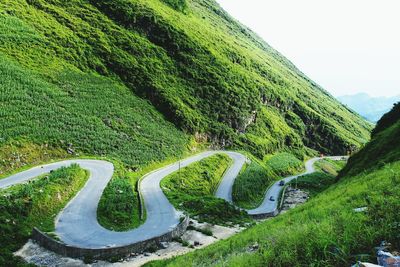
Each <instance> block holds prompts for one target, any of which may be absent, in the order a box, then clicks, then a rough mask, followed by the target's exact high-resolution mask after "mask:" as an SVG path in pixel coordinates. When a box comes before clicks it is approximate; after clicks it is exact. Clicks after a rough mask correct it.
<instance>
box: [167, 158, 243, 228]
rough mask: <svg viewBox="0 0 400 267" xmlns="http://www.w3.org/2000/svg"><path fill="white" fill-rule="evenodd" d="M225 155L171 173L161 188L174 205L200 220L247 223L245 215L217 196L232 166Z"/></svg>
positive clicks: (206, 159) (215, 222)
mask: <svg viewBox="0 0 400 267" xmlns="http://www.w3.org/2000/svg"><path fill="white" fill-rule="evenodd" d="M231 161H232V160H231V159H230V158H229V157H228V156H227V155H225V154H217V155H214V156H211V157H208V158H205V159H203V160H201V161H199V162H196V163H192V164H190V165H189V166H187V167H185V168H183V169H181V170H180V171H177V172H175V173H173V174H170V175H169V176H167V177H166V178H164V179H163V180H162V181H161V187H162V189H163V191H164V193H165V194H166V196H167V197H168V199H169V200H170V201H171V203H173V204H174V206H175V207H176V208H177V209H179V210H182V209H183V210H184V211H186V212H187V213H189V214H190V215H191V216H192V217H194V218H196V219H198V220H199V221H206V222H210V223H214V224H222V225H226V224H232V223H233V224H235V223H241V222H243V221H246V220H247V219H248V218H247V216H246V213H245V212H242V211H240V210H239V209H237V208H235V207H234V206H233V205H231V204H229V203H228V202H226V201H225V200H222V199H218V198H216V197H214V194H215V191H216V190H217V188H218V185H219V183H220V182H221V179H222V176H223V174H224V173H225V171H226V169H227V168H228V167H229V166H230V164H231Z"/></svg>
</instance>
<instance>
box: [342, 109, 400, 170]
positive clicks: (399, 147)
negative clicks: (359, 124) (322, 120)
mask: <svg viewBox="0 0 400 267" xmlns="http://www.w3.org/2000/svg"><path fill="white" fill-rule="evenodd" d="M398 112H399V105H396V106H395V107H394V108H393V109H392V110H391V111H390V112H388V113H387V114H385V115H384V116H383V117H382V120H381V121H379V122H378V124H377V127H379V128H380V130H379V131H376V130H375V131H374V133H375V134H374V135H373V137H372V140H371V142H369V143H368V144H367V145H366V146H365V147H364V148H363V149H362V150H361V151H359V152H358V153H356V154H355V155H353V156H352V157H350V159H349V162H348V164H347V165H346V167H345V168H344V169H343V170H342V171H341V172H340V174H339V178H342V177H344V176H348V175H354V174H357V173H360V172H365V171H372V170H373V169H376V168H380V167H382V166H385V165H386V164H387V163H390V162H395V161H397V160H399V158H400V138H399V136H400V116H399V113H398ZM388 118H392V119H390V120H393V121H395V122H393V121H392V122H391V123H388V122H387V119H388ZM386 124H387V128H384V129H382V127H383V126H379V125H386Z"/></svg>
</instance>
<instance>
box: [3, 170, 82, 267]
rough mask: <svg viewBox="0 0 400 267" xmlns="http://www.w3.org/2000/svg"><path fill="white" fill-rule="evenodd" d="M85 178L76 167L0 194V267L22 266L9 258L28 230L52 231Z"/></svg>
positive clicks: (25, 239) (58, 171) (21, 263)
mask: <svg viewBox="0 0 400 267" xmlns="http://www.w3.org/2000/svg"><path fill="white" fill-rule="evenodd" d="M87 178H88V174H87V173H86V172H85V171H84V170H82V169H80V168H79V166H77V165H72V166H71V167H68V168H61V169H59V170H56V171H54V172H52V173H50V174H48V175H44V176H42V177H41V178H39V179H37V180H34V181H32V182H30V183H28V184H23V185H17V186H13V187H11V188H9V189H6V190H0V221H1V223H0V232H1V235H0V244H1V247H0V266H23V265H24V263H23V262H22V261H21V260H20V259H18V258H15V257H14V256H13V252H14V251H16V250H17V249H19V248H20V247H21V246H22V245H23V244H24V243H25V242H26V241H27V239H28V238H29V237H30V235H31V232H32V228H33V227H38V228H39V229H41V230H42V231H46V232H53V231H54V219H55V216H56V215H57V214H58V213H59V212H60V211H61V209H62V208H64V206H65V205H66V204H67V203H68V201H69V200H70V199H71V198H72V197H73V196H74V195H75V194H76V193H77V192H78V191H79V190H80V188H82V187H83V185H84V184H85V182H86V180H87Z"/></svg>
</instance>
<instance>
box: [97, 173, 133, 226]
mask: <svg viewBox="0 0 400 267" xmlns="http://www.w3.org/2000/svg"><path fill="white" fill-rule="evenodd" d="M138 198H139V195H138V194H135V193H134V191H133V190H132V185H131V183H130V182H129V180H128V179H122V178H114V179H112V180H111V181H110V183H109V184H108V186H107V187H106V189H105V190H104V193H103V195H102V197H101V199H100V203H99V206H98V208H97V218H98V220H99V223H100V224H101V225H102V226H103V227H105V228H107V229H111V230H114V231H126V230H129V229H132V228H134V227H136V226H139V224H140V209H138V208H137V207H138V206H139V199H138Z"/></svg>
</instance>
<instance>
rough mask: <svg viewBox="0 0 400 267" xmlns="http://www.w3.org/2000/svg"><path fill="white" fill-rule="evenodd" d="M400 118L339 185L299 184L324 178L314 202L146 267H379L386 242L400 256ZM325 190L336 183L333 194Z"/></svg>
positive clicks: (350, 167)
mask: <svg viewBox="0 0 400 267" xmlns="http://www.w3.org/2000/svg"><path fill="white" fill-rule="evenodd" d="M396 112H397V110H393V111H392V112H391V113H389V114H388V115H387V116H386V117H387V118H389V117H390V118H393V121H392V123H389V124H386V126H385V127H381V128H380V132H379V133H377V134H376V135H375V136H374V137H373V140H372V141H371V142H370V143H368V144H367V145H366V146H365V147H364V148H363V149H362V150H361V151H360V152H359V153H357V154H356V155H354V156H353V157H351V158H350V160H349V164H348V166H347V167H346V169H345V170H344V171H343V172H342V177H341V178H342V179H340V180H339V181H338V182H336V183H334V182H335V181H334V179H331V178H329V176H328V178H329V179H327V178H326V177H325V178H324V177H316V174H318V173H314V174H312V175H311V176H304V177H307V179H305V178H304V177H302V178H300V179H299V183H300V186H301V187H302V188H304V187H305V188H307V184H309V183H310V181H311V180H314V181H315V180H316V179H325V180H322V181H321V180H320V181H319V183H318V184H315V183H314V184H310V185H311V188H310V189H311V192H312V193H313V195H312V198H311V199H310V200H309V201H308V202H307V203H306V204H304V205H303V206H301V207H298V208H296V209H293V210H290V211H288V212H287V213H285V214H281V215H279V216H278V217H276V218H274V219H271V220H268V221H265V222H262V223H260V224H258V225H256V226H255V227H252V228H249V229H247V230H245V231H243V232H242V233H239V234H237V235H236V236H234V237H232V238H229V239H227V240H224V241H221V242H218V243H216V244H214V245H211V246H209V247H207V248H205V249H202V250H197V251H194V252H192V253H189V254H186V255H184V256H180V257H177V258H174V259H170V260H165V261H161V262H153V263H149V264H148V265H146V266H183V265H184V266H350V265H351V264H354V263H355V262H357V261H359V260H361V261H369V262H376V250H375V247H377V246H378V245H379V244H380V243H381V242H382V241H383V240H385V241H387V242H389V243H391V244H392V249H393V250H397V251H398V249H400V234H399V233H400V224H399V221H400V213H399V212H398V211H399V209H400V201H399V190H400V175H399V173H400V154H399V151H400V145H399V140H398V139H399V138H398V137H399V129H400V118H399V117H398V116H397V115H398V113H396ZM395 114H397V115H395ZM378 125H380V123H378ZM389 144H391V145H389ZM381 160H383V162H385V164H381V163H382V161H381ZM320 174H321V173H319V175H320ZM325 176H326V174H325ZM324 183H326V184H327V185H328V184H332V183H333V184H332V185H331V186H330V187H328V188H326V186H325V185H324ZM316 185H318V186H316ZM321 190H322V192H321ZM318 192H319V193H318ZM314 194H317V195H315V196H314ZM358 208H363V209H361V211H360V209H358Z"/></svg>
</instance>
